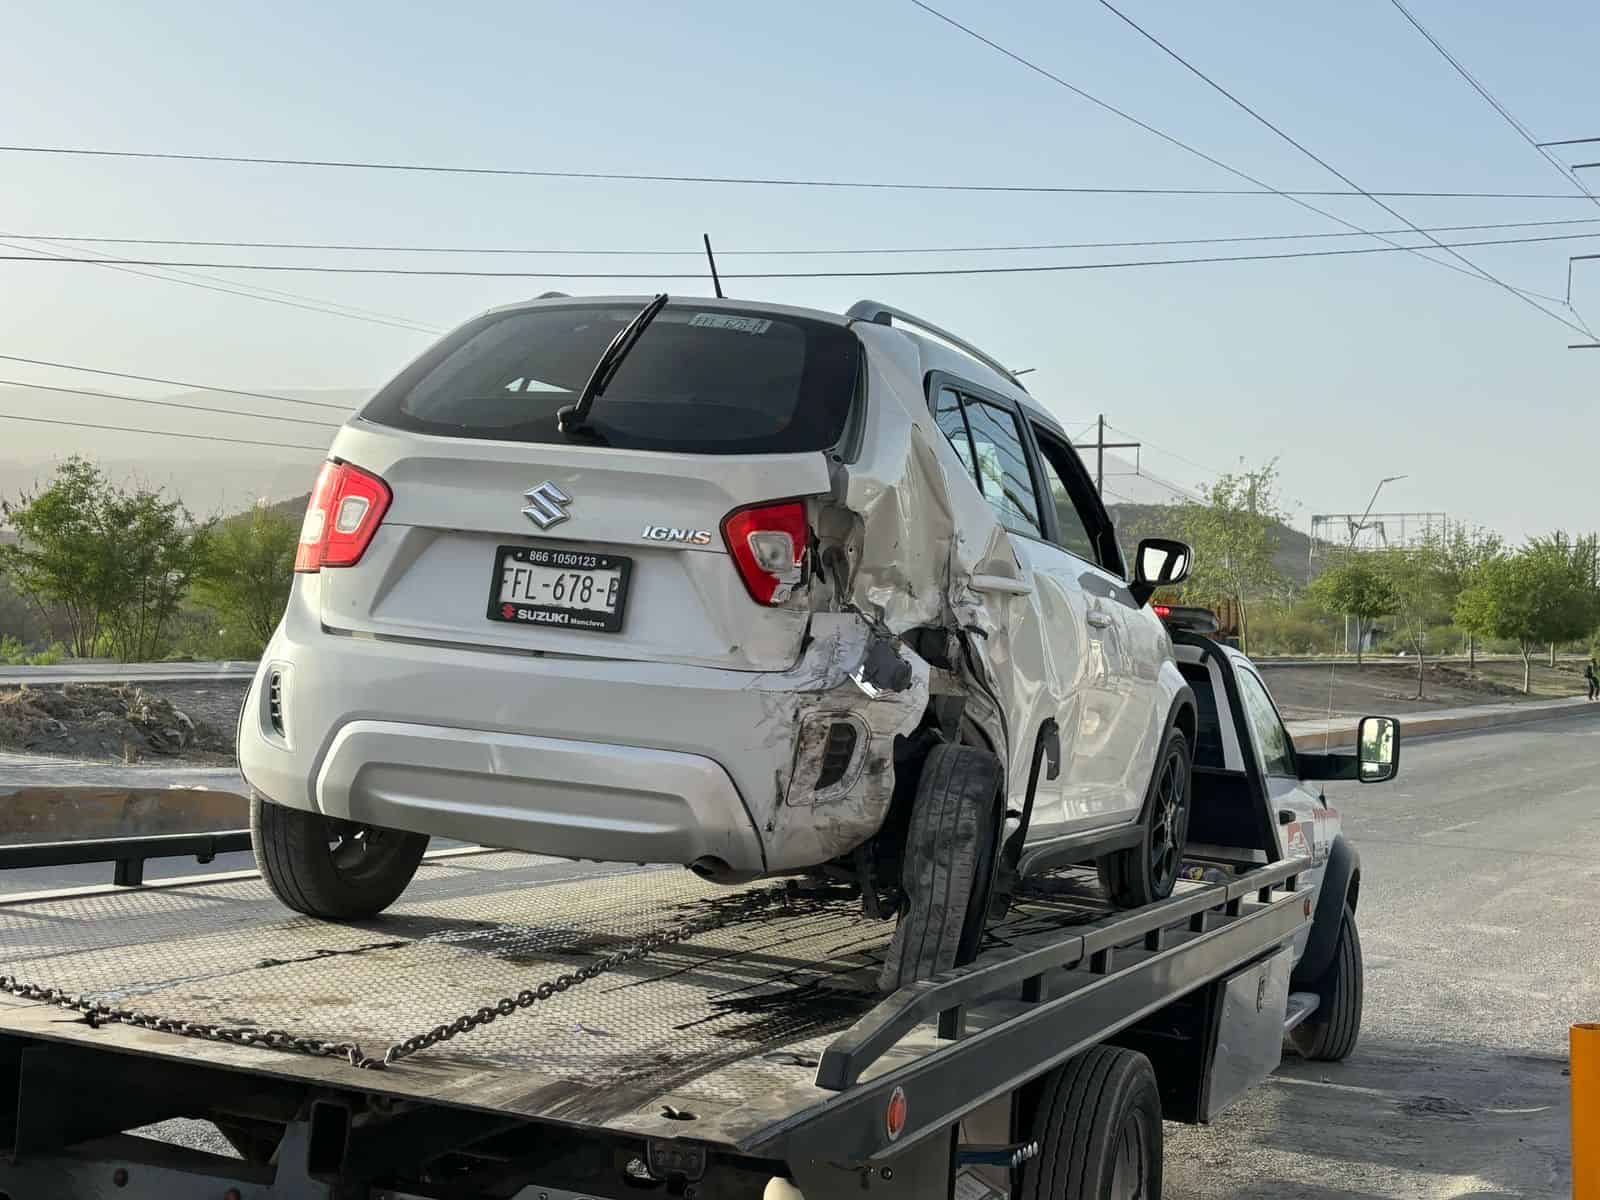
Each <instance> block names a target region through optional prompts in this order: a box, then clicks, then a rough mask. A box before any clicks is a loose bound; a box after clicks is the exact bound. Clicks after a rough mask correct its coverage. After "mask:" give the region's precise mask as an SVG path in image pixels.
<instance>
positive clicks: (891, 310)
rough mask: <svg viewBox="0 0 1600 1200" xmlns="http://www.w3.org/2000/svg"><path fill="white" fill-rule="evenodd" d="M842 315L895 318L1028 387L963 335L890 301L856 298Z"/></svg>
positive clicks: (877, 321)
mask: <svg viewBox="0 0 1600 1200" xmlns="http://www.w3.org/2000/svg"><path fill="white" fill-rule="evenodd" d="M845 316H846V317H848V318H850V320H852V321H870V322H872V323H873V324H874V325H889V324H891V323H893V322H894V321H899V322H900V323H901V324H902V325H909V326H911V327H912V328H913V329H920V330H922V331H923V332H924V333H931V334H933V335H934V336H935V337H937V338H941V339H943V340H944V341H947V342H949V343H950V344H951V345H952V346H955V347H957V348H958V349H960V350H963V351H965V352H966V353H967V354H970V355H971V356H972V357H973V358H975V359H977V360H978V361H979V362H981V363H982V364H983V365H984V366H986V367H990V368H992V369H994V370H996V371H998V372H1000V374H1002V375H1004V376H1005V377H1006V378H1007V379H1009V380H1010V381H1011V382H1012V383H1013V384H1015V385H1016V386H1017V387H1019V388H1021V389H1022V390H1023V391H1025V392H1026V391H1027V390H1028V389H1027V386H1026V385H1025V384H1024V383H1023V382H1022V381H1021V380H1020V379H1018V378H1017V377H1016V376H1015V375H1014V374H1012V372H1011V368H1010V367H1008V366H1006V365H1005V364H1004V363H1002V362H1000V361H999V360H998V359H996V358H994V357H992V356H991V355H988V354H985V353H984V352H983V351H982V350H979V349H978V348H977V347H976V346H974V345H973V344H972V343H971V342H969V341H967V339H966V338H962V337H957V336H956V335H955V334H953V333H951V332H950V331H949V330H948V329H940V328H939V326H937V325H935V324H934V323H933V322H932V321H925V320H923V319H922V318H921V317H918V316H914V315H913V314H911V313H908V312H906V311H905V310H904V309H902V308H895V307H893V306H892V305H888V304H883V303H881V302H879V301H877V300H857V301H856V302H855V303H854V304H852V305H851V306H850V310H849V311H848V312H847V313H845Z"/></svg>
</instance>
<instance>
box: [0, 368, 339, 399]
mask: <svg viewBox="0 0 1600 1200" xmlns="http://www.w3.org/2000/svg"><path fill="white" fill-rule="evenodd" d="M0 359H4V360H5V361H6V362H19V363H29V364H30V365H32V366H35V367H57V368H59V369H60V370H63V371H82V372H84V373H85V374H88V375H109V376H111V377H113V378H115V379H137V380H139V381H140V382H141V383H164V384H166V385H168V386H169V387H181V388H193V389H194V390H195V391H197V392H218V393H220V394H223V395H228V396H250V397H252V398H254V399H257V400H281V401H283V402H284V403H285V404H307V405H310V406H311V407H313V408H328V409H332V410H333V411H334V412H342V413H347V412H349V411H350V407H349V405H346V404H328V403H326V402H324V401H321V400H297V399H295V398H294V397H293V396H279V395H276V394H275V393H273V392H246V391H241V390H240V389H239V388H225V387H212V386H210V385H209V384H204V383H188V382H185V381H184V380H182V379H160V378H158V377H156V376H154V375H132V374H129V373H128V372H127V371H107V370H104V369H102V368H100V367H85V366H81V365H80V364H78V363H64V362H51V361H50V360H49V359H45V358H23V357H22V356H21V355H20V354H0ZM27 386H28V387H33V386H34V385H33V384H28V385H27Z"/></svg>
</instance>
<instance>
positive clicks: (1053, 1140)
mask: <svg viewBox="0 0 1600 1200" xmlns="http://www.w3.org/2000/svg"><path fill="white" fill-rule="evenodd" d="M1029 1138H1030V1140H1032V1141H1035V1142H1037V1143H1038V1144H1039V1153H1038V1154H1037V1155H1035V1156H1034V1157H1033V1158H1032V1159H1030V1160H1029V1161H1028V1162H1026V1163H1024V1164H1023V1167H1022V1186H1021V1188H1019V1189H1018V1191H1017V1193H1016V1194H1017V1196H1018V1197H1020V1200H1078V1198H1079V1197H1082V1198H1083V1200H1089V1198H1090V1197H1093V1198H1094V1200H1100V1198H1101V1197H1114V1198H1116V1200H1161V1092H1160V1090H1159V1088H1158V1087H1157V1086H1156V1073H1155V1071H1154V1070H1153V1069H1152V1068H1151V1066H1150V1060H1149V1059H1147V1058H1146V1057H1145V1056H1144V1055H1142V1054H1140V1053H1138V1052H1137V1051H1134V1050H1125V1049H1122V1048H1120V1047H1116V1046H1093V1047H1090V1048H1089V1049H1088V1050H1085V1051H1084V1052H1083V1053H1082V1054H1080V1055H1078V1056H1077V1057H1076V1058H1074V1059H1072V1060H1070V1061H1069V1062H1067V1063H1065V1064H1064V1065H1062V1066H1059V1067H1057V1068H1056V1069H1055V1070H1054V1071H1051V1072H1050V1073H1049V1074H1048V1075H1046V1076H1045V1077H1044V1086H1043V1087H1042V1088H1041V1090H1040V1092H1039V1095H1038V1098H1037V1101H1036V1102H1035V1104H1034V1107H1033V1121H1032V1126H1031V1133H1030V1134H1029Z"/></svg>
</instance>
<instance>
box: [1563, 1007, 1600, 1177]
mask: <svg viewBox="0 0 1600 1200" xmlns="http://www.w3.org/2000/svg"><path fill="white" fill-rule="evenodd" d="M1570 1049H1571V1071H1572V1200H1600V1024H1595V1025H1574V1026H1573V1027H1572V1034H1571V1042H1570Z"/></svg>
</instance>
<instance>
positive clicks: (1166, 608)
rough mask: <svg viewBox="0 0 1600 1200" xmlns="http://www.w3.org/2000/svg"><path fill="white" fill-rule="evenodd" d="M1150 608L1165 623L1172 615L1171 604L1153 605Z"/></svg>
mask: <svg viewBox="0 0 1600 1200" xmlns="http://www.w3.org/2000/svg"><path fill="white" fill-rule="evenodd" d="M1150 607H1151V609H1152V610H1153V611H1154V612H1155V614H1156V616H1158V617H1160V618H1161V619H1162V620H1163V621H1165V620H1166V619H1167V618H1168V617H1170V616H1171V615H1172V606H1171V605H1170V604H1152V605H1151V606H1150Z"/></svg>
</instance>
